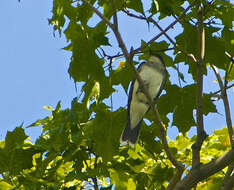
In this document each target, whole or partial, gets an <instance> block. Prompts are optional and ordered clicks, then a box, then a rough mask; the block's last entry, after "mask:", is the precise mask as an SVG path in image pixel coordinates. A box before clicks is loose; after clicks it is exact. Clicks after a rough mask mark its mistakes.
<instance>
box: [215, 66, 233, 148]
mask: <svg viewBox="0 0 234 190" xmlns="http://www.w3.org/2000/svg"><path fill="white" fill-rule="evenodd" d="M211 68H212V69H213V71H214V73H215V75H216V78H217V80H218V83H219V87H220V89H221V96H222V99H223V104H224V109H225V116H226V123H227V127H228V133H229V139H230V144H231V146H232V148H234V135H233V130H232V120H231V113H230V107H229V101H228V97H227V91H226V89H225V88H224V85H223V82H222V78H221V76H220V75H219V73H218V69H217V68H216V67H215V66H214V65H211Z"/></svg>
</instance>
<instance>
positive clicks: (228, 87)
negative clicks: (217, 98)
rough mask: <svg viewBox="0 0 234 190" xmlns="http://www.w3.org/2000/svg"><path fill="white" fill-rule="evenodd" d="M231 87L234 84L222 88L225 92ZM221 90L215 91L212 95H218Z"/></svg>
mask: <svg viewBox="0 0 234 190" xmlns="http://www.w3.org/2000/svg"><path fill="white" fill-rule="evenodd" d="M232 87H234V84H231V85H230V86H227V87H226V88H224V89H225V90H228V89H229V88H232ZM221 91H222V90H218V91H216V92H214V93H212V94H213V95H215V94H218V93H220V92H221Z"/></svg>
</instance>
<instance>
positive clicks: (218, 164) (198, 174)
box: [174, 149, 234, 190]
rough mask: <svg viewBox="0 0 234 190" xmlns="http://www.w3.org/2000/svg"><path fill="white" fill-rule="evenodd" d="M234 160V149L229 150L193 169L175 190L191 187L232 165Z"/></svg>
mask: <svg viewBox="0 0 234 190" xmlns="http://www.w3.org/2000/svg"><path fill="white" fill-rule="evenodd" d="M233 160H234V149H231V150H229V151H228V152H226V153H225V154H224V155H222V156H221V157H220V158H218V159H216V160H214V161H211V162H209V163H208V164H205V165H201V167H196V168H194V169H192V170H191V171H190V172H189V174H188V175H187V176H186V177H185V178H184V179H183V180H182V181H181V182H179V183H178V184H177V185H176V187H175V189H174V190H181V189H191V188H192V187H193V186H195V185H196V184H197V183H198V182H200V181H202V180H204V179H207V178H208V177H210V176H211V175H213V174H215V173H217V172H219V171H220V170H222V169H223V168H225V167H227V166H228V165H230V164H231V163H232V162H233Z"/></svg>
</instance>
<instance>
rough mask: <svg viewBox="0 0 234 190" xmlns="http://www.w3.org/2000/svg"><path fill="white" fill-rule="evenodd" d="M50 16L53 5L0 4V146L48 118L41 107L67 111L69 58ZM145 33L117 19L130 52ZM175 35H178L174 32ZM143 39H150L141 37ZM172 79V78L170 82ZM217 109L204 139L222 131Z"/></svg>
mask: <svg viewBox="0 0 234 190" xmlns="http://www.w3.org/2000/svg"><path fill="white" fill-rule="evenodd" d="M51 10H52V0H51V1H39V0H38V1H29V0H22V1H21V2H20V3H18V1H17V0H14V1H13V0H11V1H9V0H1V2H0V18H1V30H0V42H1V46H0V62H1V69H0V86H1V91H0V105H1V107H0V140H1V139H4V138H5V135H6V131H7V130H10V131H11V130H13V129H14V128H15V127H16V126H19V125H20V124H21V123H22V122H24V126H27V125H29V124H31V123H32V122H34V121H35V120H37V119H41V118H44V117H45V116H47V115H49V114H50V112H49V111H48V110H46V109H44V108H43V106H47V105H49V106H52V107H55V106H56V104H57V102H58V101H59V100H61V101H62V108H66V107H69V106H70V103H71V100H72V99H73V98H74V97H75V96H76V95H77V94H76V91H75V87H74V83H73V80H72V79H70V77H69V74H68V72H67V70H68V67H69V62H70V54H69V53H68V52H65V51H63V50H62V49H61V48H63V47H64V46H65V45H66V40H65V39H64V37H63V36H62V37H61V38H60V37H59V36H58V35H56V36H55V37H54V36H53V29H52V26H49V25H48V18H50V17H51V15H52V14H51ZM168 23H170V20H167V21H165V22H163V23H161V24H162V26H164V27H166V26H167V25H168ZM145 29H146V30H148V29H147V25H139V24H138V23H136V22H135V21H134V22H132V20H131V19H130V20H126V19H125V20H124V19H122V17H120V30H121V31H122V35H123V38H124V40H126V42H127V43H129V42H130V44H131V43H132V44H134V45H135V47H138V46H139V45H140V40H139V38H140V36H141V35H142V33H144V31H145ZM174 30H176V32H178V30H179V26H176V27H175V28H174ZM176 32H175V31H170V32H169V34H170V35H172V36H175V34H176ZM110 35H111V34H110ZM111 39H113V38H112V37H111ZM145 39H146V40H147V39H150V35H148V36H147V34H146V36H145ZM161 39H163V38H161ZM184 69H185V68H184ZM175 79H176V77H174V78H173V80H175ZM214 80H216V79H215V77H214V76H213V75H212V76H211V77H209V78H206V82H205V90H206V92H209V91H211V90H213V89H218V88H217V85H216V84H215V83H214V82H213V83H212V84H211V85H210V82H211V81H214ZM78 90H79V88H78ZM229 93H232V96H231V99H230V105H234V97H233V91H232V90H229ZM113 100H114V104H115V103H116V102H120V104H119V103H118V104H117V103H116V106H118V105H122V106H124V105H126V102H127V96H126V95H125V94H123V93H122V94H115V95H114V99H113ZM119 100H121V101H119ZM221 105H222V104H221V101H219V102H218V108H221V109H220V114H213V115H211V117H209V119H208V118H207V117H206V118H205V124H206V125H207V126H208V127H209V128H208V129H207V130H208V132H209V133H211V132H212V130H213V129H215V128H217V127H218V128H222V127H223V126H224V125H225V117H224V112H223V109H222V106H221ZM232 107H233V106H231V109H232V110H231V111H232V113H233V111H234V110H233V108H232ZM175 132H176V130H175V128H170V129H169V136H172V135H173V134H175ZM40 133H41V130H40V128H30V129H26V134H27V135H29V136H30V138H32V139H33V140H35V138H36V137H37V136H39V135H40Z"/></svg>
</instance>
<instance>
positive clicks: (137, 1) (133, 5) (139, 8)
mask: <svg viewBox="0 0 234 190" xmlns="http://www.w3.org/2000/svg"><path fill="white" fill-rule="evenodd" d="M126 6H127V8H130V9H133V10H135V11H136V12H139V13H141V14H144V10H143V5H142V2H141V0H127V1H126Z"/></svg>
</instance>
